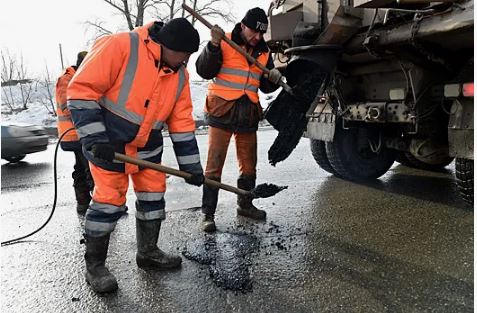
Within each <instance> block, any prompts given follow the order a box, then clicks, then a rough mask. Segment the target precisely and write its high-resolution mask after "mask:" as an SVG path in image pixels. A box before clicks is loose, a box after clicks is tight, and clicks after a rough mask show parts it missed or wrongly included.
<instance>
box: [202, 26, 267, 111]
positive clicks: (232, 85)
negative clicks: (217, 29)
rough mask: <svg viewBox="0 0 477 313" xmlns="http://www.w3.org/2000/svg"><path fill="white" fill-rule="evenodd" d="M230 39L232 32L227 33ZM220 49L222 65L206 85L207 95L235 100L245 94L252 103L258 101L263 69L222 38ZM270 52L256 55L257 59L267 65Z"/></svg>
mask: <svg viewBox="0 0 477 313" xmlns="http://www.w3.org/2000/svg"><path fill="white" fill-rule="evenodd" d="M226 36H227V38H229V39H231V38H232V34H231V33H227V34H226ZM220 49H221V50H222V59H223V62H222V67H221V68H220V71H219V73H218V74H217V76H216V77H215V78H214V79H213V80H212V82H211V83H210V84H209V87H208V95H209V96H217V97H220V98H222V99H225V100H236V99H238V98H240V97H241V96H243V95H244V94H246V95H247V96H248V97H249V99H250V100H251V101H252V102H253V103H258V101H259V99H258V87H260V78H261V77H262V74H263V71H262V70H261V69H260V68H259V67H258V66H256V65H255V64H249V63H248V61H247V59H246V58H245V57H244V56H243V55H241V54H240V53H239V52H237V51H236V50H235V49H234V48H232V47H231V46H230V45H229V44H228V43H226V42H225V41H224V40H222V41H221V43H220ZM269 54H270V52H265V53H262V54H260V55H259V56H258V57H257V61H258V62H260V63H261V64H263V66H266V65H267V61H268V57H269Z"/></svg>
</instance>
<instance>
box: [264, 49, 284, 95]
mask: <svg viewBox="0 0 477 313" xmlns="http://www.w3.org/2000/svg"><path fill="white" fill-rule="evenodd" d="M274 67H275V65H273V59H272V54H271V53H270V55H269V57H268V61H267V68H268V69H269V70H271V69H272V68H274ZM278 87H280V86H278V85H275V84H274V83H272V82H271V81H269V80H268V78H266V77H265V76H264V75H262V78H260V90H261V91H262V92H263V93H270V92H274V91H275V90H277V89H278Z"/></svg>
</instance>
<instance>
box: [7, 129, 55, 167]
mask: <svg viewBox="0 0 477 313" xmlns="http://www.w3.org/2000/svg"><path fill="white" fill-rule="evenodd" d="M1 126H2V144H1V145H2V159H5V160H7V161H9V162H11V163H15V162H19V161H21V160H22V159H23V158H25V156H26V155H27V154H29V153H34V152H39V151H44V150H46V148H47V146H48V135H47V133H46V130H45V129H44V128H43V127H41V126H34V125H27V124H19V123H15V124H13V123H12V124H2V125H1Z"/></svg>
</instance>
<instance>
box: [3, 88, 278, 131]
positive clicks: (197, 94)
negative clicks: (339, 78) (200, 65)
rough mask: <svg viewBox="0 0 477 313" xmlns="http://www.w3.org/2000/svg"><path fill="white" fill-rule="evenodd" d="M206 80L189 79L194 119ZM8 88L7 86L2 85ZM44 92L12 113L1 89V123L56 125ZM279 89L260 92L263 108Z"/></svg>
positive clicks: (15, 90) (198, 115) (202, 101)
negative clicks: (271, 91) (47, 105)
mask: <svg viewBox="0 0 477 313" xmlns="http://www.w3.org/2000/svg"><path fill="white" fill-rule="evenodd" d="M207 85H208V82H207V81H191V82H190V88H191V98H192V104H193V113H192V114H193V116H194V119H195V120H203V119H204V105H205V97H206V95H207ZM3 88H9V87H3V86H2V89H3ZM12 92H13V95H14V98H16V99H20V98H21V96H20V94H21V91H20V87H19V85H17V86H12ZM44 93H45V91H44V90H41V89H39V87H38V88H36V90H34V92H33V93H32V96H31V99H32V102H31V103H29V104H28V109H27V110H24V111H21V112H18V113H14V114H5V110H6V104H5V103H3V100H4V99H3V97H4V92H3V90H2V118H1V121H2V123H10V122H11V123H27V124H33V125H42V126H45V127H56V117H55V116H53V115H51V114H50V113H49V112H48V110H47V108H46V107H45V106H44V105H43V104H42V103H41V100H40V99H42V98H41V97H42V95H43V94H44ZM278 93H279V90H278V91H276V92H274V93H272V94H268V95H265V94H262V93H261V92H259V95H260V102H261V105H262V107H263V108H264V109H265V108H266V107H267V106H268V104H269V103H270V102H271V101H272V100H273V99H274V98H275V97H276V96H277V95H278Z"/></svg>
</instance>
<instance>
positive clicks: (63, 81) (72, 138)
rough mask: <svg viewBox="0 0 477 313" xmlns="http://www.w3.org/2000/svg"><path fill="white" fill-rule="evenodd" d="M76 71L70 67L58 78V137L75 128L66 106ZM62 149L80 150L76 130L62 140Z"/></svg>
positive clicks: (56, 96)
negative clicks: (67, 94) (70, 85)
mask: <svg viewBox="0 0 477 313" xmlns="http://www.w3.org/2000/svg"><path fill="white" fill-rule="evenodd" d="M75 72H76V70H75V68H74V67H73V66H70V67H68V68H67V69H66V70H65V72H64V73H63V74H62V75H61V76H60V77H59V78H58V81H57V82H56V95H55V98H56V117H57V124H56V125H57V128H58V137H60V136H61V135H63V133H64V132H65V131H67V130H68V129H70V128H72V127H74V126H73V121H72V120H71V114H70V111H69V110H68V108H67V106H66V100H67V97H66V89H67V87H68V84H69V82H70V81H71V79H72V78H73V75H74V74H75ZM61 148H62V149H63V150H66V151H73V150H78V149H80V148H81V145H80V143H79V138H78V134H77V133H76V130H75V129H73V130H71V131H69V132H68V133H67V134H66V135H65V136H64V137H63V139H62V140H61Z"/></svg>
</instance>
